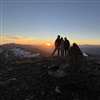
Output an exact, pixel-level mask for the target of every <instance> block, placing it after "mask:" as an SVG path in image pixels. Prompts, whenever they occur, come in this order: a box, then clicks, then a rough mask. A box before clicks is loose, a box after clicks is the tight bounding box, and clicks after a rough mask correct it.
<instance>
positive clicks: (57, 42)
mask: <svg viewBox="0 0 100 100" xmlns="http://www.w3.org/2000/svg"><path fill="white" fill-rule="evenodd" d="M60 44H61V39H60V35H58V36H57V39H56V40H55V49H54V51H53V53H52V56H53V55H54V54H55V53H56V51H58V54H57V55H58V56H59V55H60Z"/></svg>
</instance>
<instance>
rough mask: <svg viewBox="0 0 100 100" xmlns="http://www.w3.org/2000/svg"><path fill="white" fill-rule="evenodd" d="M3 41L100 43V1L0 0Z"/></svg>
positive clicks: (0, 23) (0, 28) (0, 32)
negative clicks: (58, 36)
mask: <svg viewBox="0 0 100 100" xmlns="http://www.w3.org/2000/svg"><path fill="white" fill-rule="evenodd" d="M0 12H1V14H0V30H1V31H0V44H3V43H10V42H14V43H22V44H23V43H24V44H41V43H46V44H47V43H53V42H54V40H55V38H56V36H57V35H58V34H60V35H61V36H64V37H65V36H67V37H68V39H69V40H70V41H71V42H77V43H78V44H100V1H99V0H0Z"/></svg>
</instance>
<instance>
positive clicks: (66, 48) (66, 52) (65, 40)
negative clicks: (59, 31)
mask: <svg viewBox="0 0 100 100" xmlns="http://www.w3.org/2000/svg"><path fill="white" fill-rule="evenodd" d="M69 47H70V42H69V40H68V39H67V38H66V37H65V38H64V55H65V56H66V55H67V54H68V49H69Z"/></svg>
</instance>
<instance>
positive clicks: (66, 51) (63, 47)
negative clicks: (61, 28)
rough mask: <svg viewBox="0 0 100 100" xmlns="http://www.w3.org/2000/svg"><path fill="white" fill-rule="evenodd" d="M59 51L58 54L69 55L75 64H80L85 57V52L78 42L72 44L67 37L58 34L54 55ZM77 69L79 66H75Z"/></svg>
mask: <svg viewBox="0 0 100 100" xmlns="http://www.w3.org/2000/svg"><path fill="white" fill-rule="evenodd" d="M56 52H57V56H67V57H68V59H69V63H70V64H72V65H74V66H80V65H81V61H82V59H83V53H82V51H81V49H80V48H79V46H78V45H77V44H76V43H73V45H72V46H70V41H69V40H68V39H67V38H66V37H64V38H63V37H61V36H60V35H58V36H57V39H56V40H55V49H54V51H53V53H52V56H54V55H55V54H56ZM75 69H77V68H75Z"/></svg>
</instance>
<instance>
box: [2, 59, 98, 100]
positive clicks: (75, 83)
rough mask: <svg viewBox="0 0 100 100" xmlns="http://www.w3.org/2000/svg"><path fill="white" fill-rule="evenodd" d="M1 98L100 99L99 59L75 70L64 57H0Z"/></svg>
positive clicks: (91, 60) (22, 99)
mask: <svg viewBox="0 0 100 100" xmlns="http://www.w3.org/2000/svg"><path fill="white" fill-rule="evenodd" d="M0 62H1V63H0V100H100V61H99V59H96V58H93V57H89V58H87V59H86V62H85V64H83V66H80V67H79V70H78V71H77V72H75V71H73V70H72V69H73V68H74V67H75V66H72V65H69V63H68V60H67V57H63V58H62V57H40V58H35V59H34V58H31V59H21V60H13V61H5V60H4V59H3V60H0Z"/></svg>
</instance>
